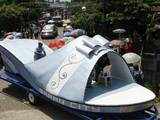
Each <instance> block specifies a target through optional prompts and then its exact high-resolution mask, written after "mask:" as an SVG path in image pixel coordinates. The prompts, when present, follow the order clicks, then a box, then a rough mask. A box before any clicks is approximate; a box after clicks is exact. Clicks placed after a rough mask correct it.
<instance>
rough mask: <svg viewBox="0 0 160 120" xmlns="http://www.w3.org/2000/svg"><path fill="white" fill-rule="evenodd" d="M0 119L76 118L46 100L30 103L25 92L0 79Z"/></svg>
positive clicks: (60, 119) (53, 119)
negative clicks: (34, 104) (34, 103)
mask: <svg viewBox="0 0 160 120" xmlns="http://www.w3.org/2000/svg"><path fill="white" fill-rule="evenodd" d="M0 120H78V118H77V117H76V116H74V115H71V114H70V113H68V112H65V111H64V110H63V109H61V108H60V107H57V106H55V105H53V104H51V103H48V102H47V101H41V102H40V103H39V104H38V105H37V106H33V105H30V104H29V103H28V101H27V100H26V99H25V92H24V91H22V90H21V89H18V88H16V87H15V86H12V85H10V84H8V83H7V82H4V81H2V80H0Z"/></svg>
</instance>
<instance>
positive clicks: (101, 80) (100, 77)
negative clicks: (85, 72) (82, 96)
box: [87, 57, 112, 87]
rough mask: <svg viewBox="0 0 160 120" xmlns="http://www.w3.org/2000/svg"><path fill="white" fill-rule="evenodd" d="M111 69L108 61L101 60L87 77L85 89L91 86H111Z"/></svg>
mask: <svg viewBox="0 0 160 120" xmlns="http://www.w3.org/2000/svg"><path fill="white" fill-rule="evenodd" d="M111 68H112V65H111V64H110V62H109V59H108V58H106V57H103V58H101V59H100V60H99V61H98V62H97V64H96V65H95V67H94V68H93V70H92V72H91V74H90V76H89V80H88V84H87V87H92V85H105V86H106V87H108V86H111V79H110V76H111Z"/></svg>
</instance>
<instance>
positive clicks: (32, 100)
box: [27, 92, 38, 105]
mask: <svg viewBox="0 0 160 120" xmlns="http://www.w3.org/2000/svg"><path fill="white" fill-rule="evenodd" d="M27 99H28V101H29V103H30V104H32V105H36V104H37V103H38V99H37V96H36V95H35V94H34V93H32V92H28V94H27Z"/></svg>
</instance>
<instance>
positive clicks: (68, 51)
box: [0, 35, 156, 120]
mask: <svg viewBox="0 0 160 120" xmlns="http://www.w3.org/2000/svg"><path fill="white" fill-rule="evenodd" d="M108 44H109V41H108V40H106V39H105V38H103V37H102V36H100V35H96V36H94V37H93V38H90V37H88V36H81V37H78V38H77V39H75V40H73V41H71V42H69V43H68V44H66V45H65V46H63V47H62V48H60V49H58V50H56V51H54V52H53V51H52V50H51V49H50V48H48V47H47V46H45V45H43V46H42V44H38V42H37V41H32V40H23V39H22V40H18V39H14V40H12V41H8V40H6V41H1V42H0V53H1V57H2V60H3V65H4V67H3V68H2V69H1V72H0V78H1V79H3V80H5V81H8V82H10V83H12V84H14V85H16V86H17V87H21V88H23V89H25V90H26V92H27V97H28V100H29V102H30V103H32V104H34V103H36V101H37V100H38V99H40V98H43V99H47V100H49V101H50V102H52V103H54V104H56V105H60V106H61V107H63V108H64V109H65V110H67V111H70V112H72V113H75V114H76V115H79V116H81V117H82V116H83V118H85V119H94V120H95V119H104V117H106V116H107V117H108V116H109V117H110V118H109V119H123V117H124V116H127V119H130V118H129V117H131V116H132V117H133V116H134V118H133V119H134V120H135V119H140V118H141V119H155V120H156V110H154V109H153V107H154V99H155V94H154V93H153V92H152V91H150V90H148V89H147V88H145V87H143V86H141V85H139V84H137V83H136V82H135V80H134V78H133V76H132V74H131V72H130V69H129V68H128V66H127V64H126V62H125V60H124V59H123V58H122V57H121V56H120V55H119V54H118V53H117V52H115V51H114V50H112V49H111V48H110V47H109V46H108ZM37 45H38V46H39V47H40V48H37ZM35 51H36V52H35ZM44 51H45V54H43V55H41V53H42V52H44ZM36 55H38V56H39V55H40V57H35V56H36ZM35 58H36V59H35ZM39 97H40V98H39Z"/></svg>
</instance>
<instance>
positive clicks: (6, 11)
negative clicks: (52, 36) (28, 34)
mask: <svg viewBox="0 0 160 120" xmlns="http://www.w3.org/2000/svg"><path fill="white" fill-rule="evenodd" d="M41 8H42V6H41V4H40V1H38V0H21V1H20V0H3V1H1V2H0V34H3V32H9V31H22V29H27V27H29V24H30V23H31V22H32V21H35V20H37V18H38V16H39V14H40V12H41Z"/></svg>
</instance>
